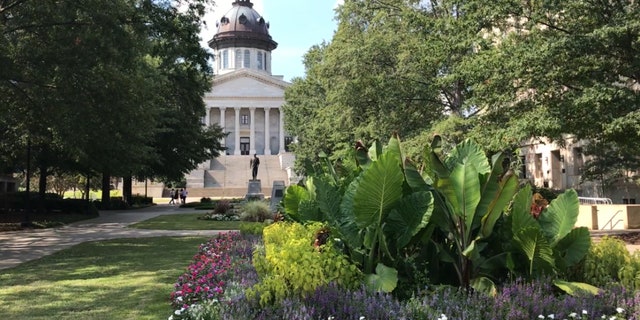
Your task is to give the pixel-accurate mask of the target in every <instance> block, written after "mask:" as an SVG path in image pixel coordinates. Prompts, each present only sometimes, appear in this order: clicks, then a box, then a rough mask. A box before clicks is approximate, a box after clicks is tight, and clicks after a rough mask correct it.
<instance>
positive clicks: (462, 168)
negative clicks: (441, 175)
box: [438, 163, 480, 241]
mask: <svg viewBox="0 0 640 320" xmlns="http://www.w3.org/2000/svg"><path fill="white" fill-rule="evenodd" d="M447 182H448V183H449V184H448V185H443V186H440V185H439V186H438V189H440V190H442V192H443V193H444V194H445V196H446V197H447V200H448V202H449V203H450V204H451V207H452V209H453V213H454V214H456V215H457V216H458V217H460V218H461V219H462V221H463V223H464V225H465V226H464V228H465V230H464V233H463V234H461V235H462V236H464V239H468V240H469V241H470V240H471V239H469V235H470V232H471V227H472V225H473V219H474V217H475V213H476V208H477V206H478V203H479V202H480V181H479V180H478V172H477V171H476V168H475V166H473V165H471V164H469V163H464V164H461V163H457V164H456V165H455V167H454V168H453V170H452V171H451V175H450V176H449V179H448V180H447Z"/></svg>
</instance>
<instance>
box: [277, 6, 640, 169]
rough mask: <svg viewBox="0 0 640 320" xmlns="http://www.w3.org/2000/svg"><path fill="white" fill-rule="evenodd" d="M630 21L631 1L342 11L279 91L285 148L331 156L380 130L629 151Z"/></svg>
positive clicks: (636, 29) (500, 145) (497, 143)
mask: <svg viewBox="0 0 640 320" xmlns="http://www.w3.org/2000/svg"><path fill="white" fill-rule="evenodd" d="M639 14H640V4H638V3H637V2H636V1H616V2H592V1H583V0H569V1H561V2H558V1H552V2H548V1H547V2H522V1H516V0H506V1H496V2H486V1H479V0H463V1H449V0H443V1H404V0H346V1H345V3H344V5H343V6H341V7H339V9H337V11H336V19H337V21H338V29H337V31H336V33H335V34H334V37H333V39H332V40H331V42H329V43H324V44H322V45H319V46H316V47H313V48H312V49H311V50H310V51H309V52H308V53H307V56H306V57H305V67H306V71H307V73H306V76H305V77H304V78H300V79H295V80H294V81H293V84H292V86H291V87H289V88H288V89H287V91H286V93H285V98H286V105H285V119H286V120H287V125H288V127H287V130H289V132H291V133H292V134H293V135H296V136H298V138H299V139H298V142H297V144H296V145H294V146H293V148H294V151H295V152H296V155H298V156H299V157H300V161H301V162H300V163H302V162H304V161H306V160H315V159H317V154H318V151H323V152H325V153H327V154H333V155H334V157H336V158H339V157H341V154H344V152H345V151H344V150H346V148H347V146H349V147H351V144H352V143H353V142H354V141H356V140H359V139H362V140H363V141H370V140H374V139H376V140H380V141H383V140H385V139H387V137H388V136H389V134H391V132H398V133H399V134H400V136H402V137H403V139H404V140H405V141H407V143H408V144H410V145H411V144H413V145H416V146H419V145H426V140H428V139H430V137H431V136H432V135H433V134H434V133H438V134H441V135H443V136H444V137H446V138H451V140H452V141H453V142H454V143H455V142H459V141H461V139H463V138H464V137H472V138H474V139H475V140H477V141H479V142H480V143H481V144H483V145H485V146H486V147H487V149H488V150H489V151H491V150H493V151H497V150H504V149H512V150H513V149H515V148H517V147H518V146H519V144H520V143H521V142H522V141H524V140H526V139H528V138H531V137H548V138H550V139H551V140H554V141H557V142H560V143H561V144H562V143H563V141H564V140H563V139H564V138H565V137H566V136H567V135H572V136H573V137H575V138H576V139H589V140H592V141H598V144H593V145H594V146H595V145H600V143H604V144H607V145H608V146H609V147H610V148H614V149H620V150H621V149H630V150H636V149H637V148H635V145H636V144H637V141H638V138H640V125H639V124H640V121H638V120H640V119H639V118H638V113H639V111H638V106H639V101H638V99H640V95H639V94H638V93H639V91H640V84H638V80H639V78H638V77H639V73H638V71H639V70H640V69H639V67H638V66H640V63H639V61H640V60H639V59H640V58H639V57H640V55H639V54H638V53H639V52H638V50H639V48H640V46H639V39H640V22H639V21H640V20H639V19H638V17H639V16H638V15H639ZM317 141H322V142H323V146H322V147H320V145H319V143H318V142H317ZM416 141H418V142H420V143H416ZM408 151H409V152H411V153H413V154H414V155H418V154H420V153H421V152H422V150H417V149H413V150H412V149H411V148H408ZM612 154H616V153H612ZM625 154H626V155H627V156H628V158H629V159H638V158H640V154H639V151H633V154H631V155H629V154H627V153H625ZM300 163H299V164H300ZM629 163H631V162H629ZM636 166H637V162H636ZM298 168H299V169H300V167H298Z"/></svg>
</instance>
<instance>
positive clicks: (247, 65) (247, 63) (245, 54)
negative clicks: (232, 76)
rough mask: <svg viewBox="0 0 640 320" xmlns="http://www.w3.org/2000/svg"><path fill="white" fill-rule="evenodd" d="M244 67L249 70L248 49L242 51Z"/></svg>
mask: <svg viewBox="0 0 640 320" xmlns="http://www.w3.org/2000/svg"><path fill="white" fill-rule="evenodd" d="M244 67H245V68H251V51H249V49H245V50H244Z"/></svg>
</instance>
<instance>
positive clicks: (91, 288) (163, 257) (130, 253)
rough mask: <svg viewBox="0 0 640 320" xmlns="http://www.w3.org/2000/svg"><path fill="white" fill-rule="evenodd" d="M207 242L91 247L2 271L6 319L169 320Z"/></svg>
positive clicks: (1, 306)
mask: <svg viewBox="0 0 640 320" xmlns="http://www.w3.org/2000/svg"><path fill="white" fill-rule="evenodd" d="M205 241H207V238H203V237H182V238H179V237H175V238H171V237H161V238H140V239H118V240H110V241H99V242H87V243H83V244H80V245H77V246H74V247H72V248H69V249H66V250H63V251H60V252H57V253H55V254H53V255H50V256H47V257H44V258H42V259H39V260H34V261H30V262H27V263H23V264H21V265H20V266H18V267H15V268H11V269H5V270H0V301H2V303H0V314H1V315H2V318H3V319H43V320H44V319H47V320H48V319H105V320H107V319H109V320H111V319H150V320H151V319H153V320H156V319H167V318H168V317H169V315H171V311H172V309H171V308H170V305H169V302H168V298H169V295H170V293H171V291H172V289H173V283H174V282H175V281H176V279H177V278H178V276H180V275H181V274H182V273H184V272H185V271H186V267H187V266H188V265H189V263H190V261H191V258H192V257H193V255H194V254H195V253H196V252H197V249H198V246H199V245H200V244H201V243H204V242H205Z"/></svg>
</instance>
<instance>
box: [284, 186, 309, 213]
mask: <svg viewBox="0 0 640 320" xmlns="http://www.w3.org/2000/svg"><path fill="white" fill-rule="evenodd" d="M310 198H311V197H310V195H309V191H307V189H305V188H304V187H301V186H298V185H291V186H289V187H287V190H286V192H285V194H284V199H283V202H284V212H285V213H286V214H287V215H288V216H289V217H291V218H292V219H294V220H296V221H300V219H301V217H300V210H299V206H300V203H301V202H303V201H306V200H309V199H310Z"/></svg>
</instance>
